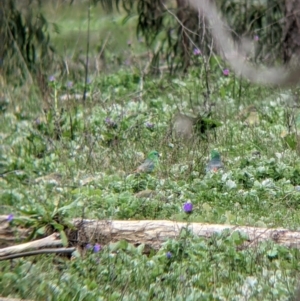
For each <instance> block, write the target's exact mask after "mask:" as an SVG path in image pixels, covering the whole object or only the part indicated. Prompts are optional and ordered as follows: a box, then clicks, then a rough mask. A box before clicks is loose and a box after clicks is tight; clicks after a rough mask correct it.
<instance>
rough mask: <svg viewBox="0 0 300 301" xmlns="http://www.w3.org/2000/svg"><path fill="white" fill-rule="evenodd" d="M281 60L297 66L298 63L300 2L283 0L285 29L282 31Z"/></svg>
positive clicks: (299, 51)
mask: <svg viewBox="0 0 300 301" xmlns="http://www.w3.org/2000/svg"><path fill="white" fill-rule="evenodd" d="M283 60H284V62H285V63H290V64H299V61H300V1H299V0H285V28H284V31H283Z"/></svg>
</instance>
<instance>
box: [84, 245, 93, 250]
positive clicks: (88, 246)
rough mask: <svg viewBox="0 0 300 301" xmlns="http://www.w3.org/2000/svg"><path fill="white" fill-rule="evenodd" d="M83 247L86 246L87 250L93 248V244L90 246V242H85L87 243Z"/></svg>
mask: <svg viewBox="0 0 300 301" xmlns="http://www.w3.org/2000/svg"><path fill="white" fill-rule="evenodd" d="M85 248H86V249H87V250H90V249H92V248H93V246H92V245H91V244H87V245H86V246H85Z"/></svg>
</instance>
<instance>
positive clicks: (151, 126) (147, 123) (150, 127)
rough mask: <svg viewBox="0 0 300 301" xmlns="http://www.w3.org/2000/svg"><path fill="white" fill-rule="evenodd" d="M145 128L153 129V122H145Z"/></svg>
mask: <svg viewBox="0 0 300 301" xmlns="http://www.w3.org/2000/svg"><path fill="white" fill-rule="evenodd" d="M146 128H147V129H148V130H153V129H154V124H153V123H151V122H146Z"/></svg>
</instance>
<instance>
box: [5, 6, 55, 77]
mask: <svg viewBox="0 0 300 301" xmlns="http://www.w3.org/2000/svg"><path fill="white" fill-rule="evenodd" d="M40 4H41V3H40V2H39V1H34V0H27V1H23V2H22V3H20V2H17V1H16V0H3V2H2V4H1V5H0V40H1V44H0V60H1V61H0V62H1V67H2V68H1V69H2V70H3V73H4V75H6V76H7V77H9V78H14V79H19V80H20V81H22V80H24V79H28V78H32V75H37V74H38V73H40V72H41V70H46V69H47V68H48V67H49V66H50V65H51V62H52V60H53V54H54V48H53V47H52V46H51V43H50V37H49V33H48V27H49V24H48V22H47V20H46V19H45V17H44V15H43V14H42V13H41V12H40V10H39V6H40ZM56 29H57V28H56Z"/></svg>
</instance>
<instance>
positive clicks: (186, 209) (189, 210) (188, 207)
mask: <svg viewBox="0 0 300 301" xmlns="http://www.w3.org/2000/svg"><path fill="white" fill-rule="evenodd" d="M183 211H184V212H185V213H192V211H193V204H192V203H184V204H183Z"/></svg>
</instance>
